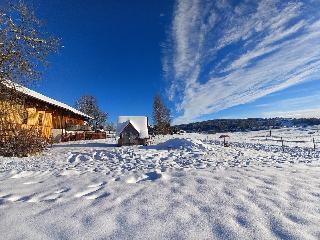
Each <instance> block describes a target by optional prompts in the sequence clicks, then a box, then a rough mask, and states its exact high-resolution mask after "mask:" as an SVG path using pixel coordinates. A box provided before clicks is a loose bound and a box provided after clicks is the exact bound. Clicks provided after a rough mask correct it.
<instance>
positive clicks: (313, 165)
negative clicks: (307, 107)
mask: <svg viewBox="0 0 320 240" xmlns="http://www.w3.org/2000/svg"><path fill="white" fill-rule="evenodd" d="M229 135H230V137H231V138H230V141H231V143H230V147H223V146H222V145H221V139H219V134H215V135H202V134H184V135H174V136H166V137H162V138H155V139H153V144H152V145H151V146H148V147H142V146H134V147H121V148H119V147H116V146H115V144H114V143H115V141H114V140H113V139H109V140H99V141H87V142H85V141H83V142H70V143H61V144H57V145H54V146H53V147H52V148H50V149H48V150H47V151H46V152H45V153H44V154H42V155H40V156H36V157H29V158H22V159H17V158H0V239H252V238H255V239H320V227H319V226H320V161H319V160H320V144H319V146H318V147H319V148H318V149H316V150H315V151H314V150H313V143H312V138H315V140H316V142H317V141H319V140H320V137H319V135H320V134H319V128H317V127H315V128H312V129H311V128H308V129H280V130H274V131H272V137H267V138H266V135H268V132H267V131H260V132H248V133H232V134H229ZM280 137H283V139H284V140H287V142H286V143H285V147H284V149H282V147H281V143H279V142H277V141H275V140H277V139H279V138H280ZM293 140H295V141H293Z"/></svg>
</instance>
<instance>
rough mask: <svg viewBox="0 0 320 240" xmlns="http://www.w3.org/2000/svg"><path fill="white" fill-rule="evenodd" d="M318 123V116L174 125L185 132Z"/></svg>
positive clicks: (275, 127)
mask: <svg viewBox="0 0 320 240" xmlns="http://www.w3.org/2000/svg"><path fill="white" fill-rule="evenodd" d="M313 125H320V119H319V118H299V119H292V118H248V119H215V120H208V121H203V122H195V123H189V124H182V125H176V126H175V127H176V128H177V129H178V130H184V131H186V132H204V133H216V132H242V131H258V130H268V129H277V128H282V127H293V126H295V127H306V126H313Z"/></svg>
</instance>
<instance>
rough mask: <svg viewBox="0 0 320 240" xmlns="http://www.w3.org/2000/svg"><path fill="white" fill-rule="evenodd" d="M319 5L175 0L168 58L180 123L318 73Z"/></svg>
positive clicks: (171, 94)
mask: <svg viewBox="0 0 320 240" xmlns="http://www.w3.org/2000/svg"><path fill="white" fill-rule="evenodd" d="M319 5H320V1H318V0H316V1H313V0H309V1H280V0H270V1H250V0H247V1H243V2H240V3H237V4H235V3H232V2H231V1H228V0H224V1H200V0H178V1H177V2H176V6H175V12H174V18H173V21H172V28H171V32H170V40H171V41H170V43H171V44H170V45H169V46H170V48H168V47H167V49H165V54H164V59H163V62H164V68H163V69H164V71H165V74H166V76H167V77H168V79H170V80H171V81H170V87H169V90H168V94H169V97H170V98H171V99H172V100H173V101H174V102H175V103H176V108H177V111H178V114H180V115H179V116H178V117H177V118H176V119H175V123H182V122H190V121H195V120H197V119H199V118H200V117H201V116H203V115H206V114H211V113H214V112H217V111H220V110H223V109H226V108H230V107H232V106H236V105H239V104H244V103H248V102H251V101H254V100H256V99H258V98H260V97H263V96H265V95H267V94H270V93H272V92H275V91H279V90H282V89H285V88H287V87H290V86H292V85H294V84H298V83H301V82H305V81H308V80H314V79H315V78H316V77H319V73H320V21H319V20H318V19H319V17H320V14H319V12H318V11H315V10H314V9H315V8H316V6H319Z"/></svg>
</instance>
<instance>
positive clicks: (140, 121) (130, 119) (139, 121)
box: [117, 116, 149, 138]
mask: <svg viewBox="0 0 320 240" xmlns="http://www.w3.org/2000/svg"><path fill="white" fill-rule="evenodd" d="M129 123H131V124H132V126H133V127H134V128H135V129H136V130H137V131H138V132H139V137H140V138H148V137H149V134H148V118H147V117H145V116H119V117H118V124H117V136H120V134H121V132H122V131H123V130H124V129H125V127H126V126H128V124H129Z"/></svg>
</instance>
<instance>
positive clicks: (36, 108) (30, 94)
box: [0, 85, 91, 141]
mask: <svg viewBox="0 0 320 240" xmlns="http://www.w3.org/2000/svg"><path fill="white" fill-rule="evenodd" d="M16 91H17V92H18V94H21V95H23V97H24V99H25V101H24V104H23V105H16V106H13V105H12V104H10V103H9V102H5V101H2V102H0V108H6V109H9V111H6V112H8V114H6V116H5V120H6V121H5V122H6V123H9V124H5V126H3V125H4V124H2V125H1V124H0V133H1V134H2V136H3V135H6V134H10V131H14V129H15V128H19V127H20V128H36V129H37V130H39V131H40V132H41V134H42V136H43V137H44V138H46V139H47V140H48V141H49V140H51V139H53V140H54V141H60V139H61V137H62V135H63V134H64V133H65V132H66V131H67V130H68V128H72V129H77V130H82V129H86V128H88V126H86V121H87V120H88V119H90V118H91V117H90V116H88V115H86V114H84V113H82V112H80V111H78V110H76V109H74V108H73V107H70V106H68V105H67V104H64V103H62V102H59V101H57V100H54V99H52V98H49V97H47V96H44V95H42V94H40V93H38V92H35V91H33V90H31V89H28V88H26V87H23V86H20V85H19V86H16ZM2 120H4V119H2ZM1 122H2V123H3V122H4V121H0V123H1ZM0 137H1V136H0Z"/></svg>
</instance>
